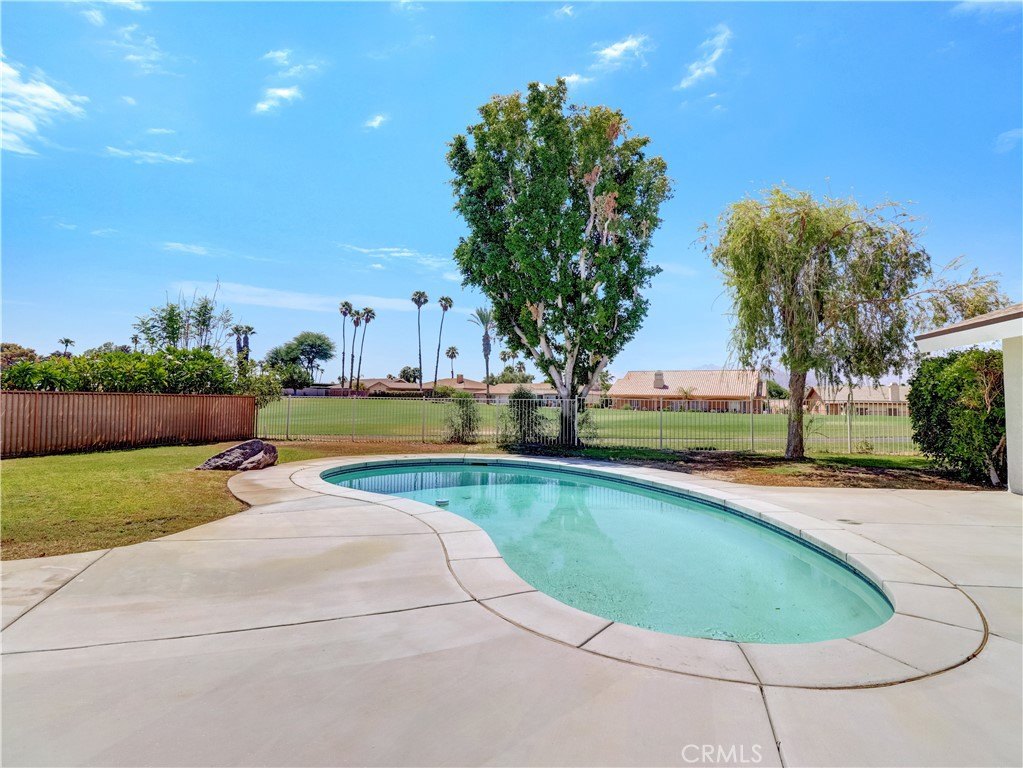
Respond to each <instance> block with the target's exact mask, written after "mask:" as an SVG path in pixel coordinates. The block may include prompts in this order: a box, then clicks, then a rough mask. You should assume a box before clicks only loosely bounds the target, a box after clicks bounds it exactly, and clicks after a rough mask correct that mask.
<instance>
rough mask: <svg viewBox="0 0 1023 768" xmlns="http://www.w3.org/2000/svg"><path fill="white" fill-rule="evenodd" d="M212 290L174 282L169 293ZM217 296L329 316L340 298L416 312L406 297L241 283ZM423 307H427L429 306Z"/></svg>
mask: <svg viewBox="0 0 1023 768" xmlns="http://www.w3.org/2000/svg"><path fill="white" fill-rule="evenodd" d="M215 289H217V284H216V283H209V282H191V281H185V282H178V283H174V285H172V286H171V290H172V291H174V292H175V293H184V294H186V295H190V294H192V293H196V292H197V293H199V294H209V293H212V292H213V291H214V290H215ZM217 297H218V298H219V299H221V300H222V301H223V302H224V303H225V304H227V305H231V304H245V305H250V306H257V307H271V308H273V309H288V310H301V311H306V312H326V313H329V314H331V315H336V314H337V305H338V302H340V301H341V299H342V298H345V299H346V300H348V301H350V302H352V303H353V304H355V305H356V306H359V307H373V308H374V309H375V310H377V311H378V312H379V311H380V310H388V311H392V312H415V311H416V305H415V304H413V303H412V302H411V301H410V300H409V299H408V298H396V297H389V296H369V295H363V294H357V295H355V296H345V297H341V296H326V295H324V294H320V293H303V292H300V291H281V290H278V289H276V288H263V287H260V286H258V285H246V284H244V283H220V288H219V290H218V291H217ZM425 308H429V305H427V307H425Z"/></svg>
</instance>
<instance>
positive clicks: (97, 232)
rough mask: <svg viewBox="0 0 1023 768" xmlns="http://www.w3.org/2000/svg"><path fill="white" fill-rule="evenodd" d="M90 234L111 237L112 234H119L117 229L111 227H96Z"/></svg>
mask: <svg viewBox="0 0 1023 768" xmlns="http://www.w3.org/2000/svg"><path fill="white" fill-rule="evenodd" d="M89 234H90V235H95V236H96V237H110V236H111V235H116V234H117V230H116V229H110V228H105V229H94V230H92V232H90V233H89Z"/></svg>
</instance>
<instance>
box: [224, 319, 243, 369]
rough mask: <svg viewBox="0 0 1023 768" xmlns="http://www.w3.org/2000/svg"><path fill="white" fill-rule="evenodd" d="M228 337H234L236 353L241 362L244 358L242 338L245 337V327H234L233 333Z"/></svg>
mask: <svg viewBox="0 0 1023 768" xmlns="http://www.w3.org/2000/svg"><path fill="white" fill-rule="evenodd" d="M228 336H234V353H235V354H236V355H237V356H238V359H239V360H240V359H241V356H242V337H244V336H245V326H244V325H241V324H240V323H239V324H238V325H232V326H231V332H230V333H229V334H228Z"/></svg>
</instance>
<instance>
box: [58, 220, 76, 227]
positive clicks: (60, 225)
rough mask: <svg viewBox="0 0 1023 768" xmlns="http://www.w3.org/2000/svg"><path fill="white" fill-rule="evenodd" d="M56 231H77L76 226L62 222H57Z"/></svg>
mask: <svg viewBox="0 0 1023 768" xmlns="http://www.w3.org/2000/svg"><path fill="white" fill-rule="evenodd" d="M57 229H78V225H77V224H65V223H64V222H62V221H58V222H57Z"/></svg>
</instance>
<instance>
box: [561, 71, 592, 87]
mask: <svg viewBox="0 0 1023 768" xmlns="http://www.w3.org/2000/svg"><path fill="white" fill-rule="evenodd" d="M562 79H563V80H564V81H565V82H566V83H567V84H568V87H569V88H571V87H573V86H576V85H586V83H592V82H593V78H592V77H583V76H582V75H577V74H571V75H565V76H564V77H563V78H562Z"/></svg>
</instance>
